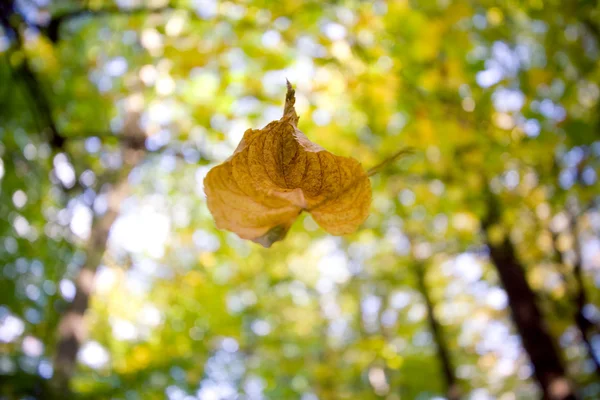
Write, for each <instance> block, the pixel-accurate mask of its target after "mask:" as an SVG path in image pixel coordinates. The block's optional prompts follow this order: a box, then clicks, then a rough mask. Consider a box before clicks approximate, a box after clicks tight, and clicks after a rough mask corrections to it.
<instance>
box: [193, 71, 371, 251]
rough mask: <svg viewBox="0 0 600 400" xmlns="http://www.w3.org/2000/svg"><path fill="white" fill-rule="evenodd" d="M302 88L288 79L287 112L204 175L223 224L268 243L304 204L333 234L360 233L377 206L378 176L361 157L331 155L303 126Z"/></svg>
mask: <svg viewBox="0 0 600 400" xmlns="http://www.w3.org/2000/svg"><path fill="white" fill-rule="evenodd" d="M294 103H295V91H294V90H293V89H292V87H291V85H290V84H289V82H288V90H287V95H286V101H285V109H284V114H283V117H282V118H281V119H280V120H279V121H273V122H271V123H269V124H268V125H267V126H266V127H264V128H263V129H249V130H247V131H246V132H245V133H244V137H243V138H242V141H241V142H240V144H239V145H238V147H237V149H236V150H235V152H234V153H233V155H232V156H231V157H230V158H229V159H227V161H225V162H224V163H223V164H221V165H218V166H216V167H214V168H213V169H211V170H210V171H209V173H208V174H207V176H206V178H205V180H204V190H205V192H206V198H207V203H208V209H209V210H210V212H211V213H212V215H213V217H214V219H215V223H216V225H217V227H218V228H219V229H226V230H229V231H232V232H234V233H236V234H237V235H238V236H240V237H241V238H243V239H249V240H252V241H254V242H257V243H260V244H261V245H263V246H264V247H270V246H271V244H273V243H274V242H276V241H278V240H282V239H283V238H284V237H285V235H286V233H287V231H288V230H289V229H290V227H291V225H292V223H293V222H294V221H295V220H296V218H297V217H298V215H299V214H300V213H301V212H302V211H307V212H310V213H311V214H312V216H313V218H314V220H315V221H316V222H317V223H318V224H319V225H320V226H321V227H322V228H323V229H324V230H326V231H327V232H329V233H331V234H333V235H344V234H348V233H352V232H354V231H355V230H356V229H358V227H359V226H360V225H361V224H362V223H363V222H364V220H365V219H366V218H367V216H368V214H369V208H370V205H371V183H370V181H369V178H368V176H367V173H366V172H365V170H364V169H363V168H362V166H361V165H360V163H359V162H358V161H356V160H355V159H353V158H350V157H341V156H336V155H334V154H331V153H330V152H328V151H326V150H325V149H323V148H322V147H321V146H319V145H317V144H315V143H312V142H311V141H309V140H308V138H307V137H306V136H305V135H304V133H302V132H301V131H300V130H298V128H297V124H298V116H297V115H296V110H295V109H294Z"/></svg>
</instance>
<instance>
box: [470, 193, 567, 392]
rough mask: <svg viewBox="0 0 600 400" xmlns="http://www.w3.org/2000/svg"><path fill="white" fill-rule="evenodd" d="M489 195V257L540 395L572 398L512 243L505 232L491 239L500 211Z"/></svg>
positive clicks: (561, 366) (487, 222)
mask: <svg viewBox="0 0 600 400" xmlns="http://www.w3.org/2000/svg"><path fill="white" fill-rule="evenodd" d="M489 196H490V197H489V199H490V200H489V201H488V215H487V216H486V218H484V220H483V221H482V222H483V228H484V232H485V234H486V236H485V239H486V244H487V246H488V248H489V252H490V259H491V260H492V262H493V264H494V265H495V267H496V270H497V271H498V275H499V276H500V281H501V283H502V286H503V287H504V290H505V291H506V295H507V297H508V304H509V306H510V309H511V314H512V318H513V321H514V323H515V325H516V327H517V331H518V332H519V334H520V336H521V340H522V341H523V347H524V348H525V351H526V352H527V354H528V355H529V358H530V360H531V363H532V364H533V368H534V372H535V377H536V379H537V381H538V383H539V385H540V387H541V389H542V392H543V394H544V397H543V398H544V399H545V400H567V399H568V400H572V399H573V400H574V399H576V398H577V397H576V396H575V392H574V390H573V387H572V385H571V383H570V381H569V379H568V378H567V376H566V374H565V368H564V365H563V362H562V360H561V358H560V355H559V352H558V349H557V348H556V346H555V344H554V340H553V338H552V336H551V334H550V332H549V330H548V327H547V325H546V323H545V321H544V318H543V316H542V313H541V311H540V309H539V307H538V305H537V303H536V296H535V293H534V292H533V290H532V289H531V287H530V286H529V283H528V282H527V278H526V276H525V269H524V268H523V265H522V264H521V262H520V260H519V259H518V258H517V254H516V252H515V248H514V246H513V244H512V242H511V241H510V239H509V237H508V236H506V235H505V237H504V239H503V240H502V241H501V242H500V243H496V242H495V241H493V240H491V239H490V236H489V229H488V228H489V227H491V226H492V225H494V224H497V223H498V222H499V221H500V210H499V205H498V201H497V199H496V198H495V196H494V195H493V194H491V193H489Z"/></svg>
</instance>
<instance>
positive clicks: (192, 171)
mask: <svg viewBox="0 0 600 400" xmlns="http://www.w3.org/2000/svg"><path fill="white" fill-rule="evenodd" d="M9 3H10V2H9ZM17 3H18V4H19V5H18V7H19V9H18V10H17V11H16V13H15V14H14V17H15V18H13V19H11V23H12V24H14V25H15V26H17V27H18V28H19V29H18V30H17V31H18V33H19V34H20V36H21V37H22V43H20V44H19V42H17V41H16V40H14V38H13V37H12V34H11V32H9V30H8V29H7V27H6V26H4V29H3V34H2V35H1V36H0V51H1V53H2V54H1V56H2V58H0V60H1V61H0V82H1V83H0V121H1V123H0V138H1V144H0V171H1V172H0V265H2V272H1V275H0V300H1V301H0V303H1V304H2V306H0V349H1V352H0V353H1V355H0V378H1V380H0V396H6V397H8V398H26V397H24V396H25V395H31V396H34V397H36V396H37V397H39V398H44V397H43V393H46V392H45V391H46V387H47V386H48V384H49V382H51V380H52V378H51V375H52V367H51V366H52V360H53V358H54V356H55V353H56V341H57V329H58V328H57V325H58V321H59V319H60V317H61V315H62V314H63V312H64V311H65V310H66V309H67V306H68V303H69V301H70V299H71V298H72V296H73V294H74V292H73V287H74V286H73V282H74V281H75V279H76V277H77V276H78V273H79V271H80V270H81V269H82V268H85V267H86V262H88V261H89V259H90V258H89V250H90V248H91V247H93V246H95V243H94V242H93V240H92V239H93V235H94V233H93V231H91V228H92V226H96V225H97V224H98V223H99V221H101V220H102V216H103V215H104V212H105V209H106V204H107V197H106V194H107V193H108V192H109V191H110V187H111V184H115V183H116V180H117V176H118V171H119V170H120V169H121V168H122V167H123V159H122V157H121V153H120V150H121V148H122V146H123V143H124V135H123V133H124V132H125V130H126V122H127V118H128V117H129V116H131V115H137V114H139V115H140V118H139V126H140V127H141V129H142V130H143V132H144V133H145V134H146V135H147V140H146V148H147V151H146V153H147V154H146V156H145V158H144V160H143V161H142V162H141V163H139V164H138V165H136V166H135V167H134V168H133V170H132V172H131V173H130V174H129V177H128V182H129V185H130V187H131V191H132V192H131V194H130V195H129V196H128V197H127V199H126V200H125V201H123V202H122V207H121V213H120V216H119V218H118V219H117V221H116V222H115V223H114V224H112V227H111V236H110V239H109V241H108V248H107V251H106V252H105V253H104V257H103V259H102V262H101V263H100V265H99V266H94V268H95V267H98V269H97V272H96V277H95V285H94V292H93V295H92V299H91V302H90V305H89V308H88V310H87V313H86V316H85V324H86V326H87V328H88V330H89V337H88V338H87V339H86V342H85V344H84V346H83V347H82V349H81V351H80V358H79V360H80V362H79V363H78V368H77V370H76V372H75V373H74V375H73V378H72V386H73V389H74V393H75V394H74V396H75V398H82V399H86V398H89V399H106V398H114V399H155V398H156V399H162V398H166V397H168V398H172V399H184V398H186V397H185V396H197V397H198V398H200V399H234V398H244V399H260V398H268V399H302V400H310V399H316V398H318V399H356V398H360V399H388V400H394V399H430V398H434V397H436V396H443V395H444V394H445V392H446V383H445V380H444V376H443V375H442V372H441V365H440V361H439V357H438V353H437V346H438V345H439V343H435V342H434V341H433V339H432V336H431V333H430V327H429V326H428V324H427V319H426V310H425V306H424V302H423V297H422V294H420V293H419V290H418V288H417V285H416V280H415V275H414V266H415V264H416V263H425V264H426V265H427V266H428V269H427V270H428V272H427V275H426V281H427V287H428V288H429V292H430V293H429V294H430V297H431V298H432V300H433V302H434V304H435V316H436V318H437V319H438V320H439V322H440V324H441V326H442V328H443V333H444V338H445V343H444V344H443V345H445V346H446V347H447V348H448V349H449V351H450V355H451V359H452V362H453V366H454V370H455V372H456V376H457V377H458V380H459V386H460V387H461V390H462V392H463V394H464V395H465V397H468V398H499V399H503V400H508V399H527V398H535V397H536V396H538V394H539V392H538V391H537V390H538V389H537V388H536V386H535V383H534V381H533V377H532V371H531V367H530V365H529V361H528V359H527V355H526V354H525V353H524V352H523V350H522V348H521V344H520V340H519V338H518V336H517V334H516V332H515V329H514V328H513V327H512V324H511V320H510V311H509V309H508V308H507V307H508V305H507V302H506V296H505V294H504V291H503V290H502V289H501V287H499V283H498V277H497V274H496V272H495V270H494V268H493V266H491V265H490V262H489V260H488V257H487V251H486V248H485V243H484V240H483V238H482V235H481V230H482V225H483V224H482V221H483V219H484V218H485V216H486V215H487V213H488V212H489V207H490V203H489V198H488V196H486V193H492V194H493V196H495V197H496V198H497V200H498V202H499V209H498V210H497V211H498V213H499V214H500V220H499V223H497V224H495V225H493V226H492V227H490V228H489V235H490V237H491V238H492V239H495V240H498V241H501V240H502V239H503V238H504V237H506V236H508V237H510V238H511V239H512V241H513V243H515V246H516V248H517V250H518V256H519V258H520V259H521V260H522V261H523V263H524V265H525V266H526V272H527V276H528V279H529V282H530V284H531V286H532V287H533V289H534V290H535V291H536V293H537V294H538V295H539V300H540V306H541V307H542V309H543V310H544V313H545V316H546V318H547V320H548V322H549V327H550V330H551V332H552V335H553V337H554V338H555V339H556V341H557V343H559V344H560V348H561V354H562V355H563V358H564V359H565V362H566V364H567V366H568V374H569V376H570V378H571V379H573V380H574V381H575V382H576V383H577V385H578V387H579V389H580V393H581V395H582V397H583V398H590V399H592V398H597V397H598V395H599V393H600V381H599V380H598V379H599V377H598V375H597V374H595V373H594V368H593V364H591V361H590V359H589V355H588V354H587V353H586V349H585V347H584V345H583V344H582V341H581V338H580V337H579V336H578V332H577V330H576V329H575V325H574V315H575V313H576V311H577V310H576V308H577V307H576V304H575V302H574V298H575V296H576V292H577V288H578V286H577V283H576V280H575V278H574V276H575V275H574V274H575V273H576V270H575V268H574V267H575V266H576V264H577V263H578V262H579V263H580V264H583V272H582V273H583V279H584V282H585V290H586V292H587V294H588V299H587V304H586V308H585V310H586V313H587V315H588V316H589V317H590V318H591V319H592V320H593V321H595V322H596V324H597V323H598V321H599V320H600V312H599V309H598V307H600V295H599V293H600V292H599V291H598V290H597V283H598V277H599V271H600V264H599V261H598V260H599V259H600V252H599V250H598V249H599V248H600V246H599V245H600V242H599V241H598V236H599V231H600V221H599V218H598V215H599V211H598V203H597V196H598V193H600V184H599V183H598V171H599V170H600V161H599V159H600V141H599V137H598V132H599V131H600V120H599V118H600V113H599V112H598V111H599V110H600V108H599V107H600V102H599V97H600V95H599V93H600V89H599V87H598V81H599V79H600V67H599V66H600V63H599V60H600V53H599V52H600V45H599V43H600V34H599V31H600V26H599V24H598V23H597V21H598V20H600V19H599V13H600V10H599V9H598V6H597V5H596V4H595V2H592V1H577V2H575V1H574V2H562V1H544V2H542V1H533V0H531V1H525V2H513V1H500V2H498V1H485V0H481V1H467V0H461V1H453V2H450V1H444V0H439V1H419V2H416V1H393V2H384V1H375V2H359V1H337V2H327V3H324V2H317V1H293V2H292V1H279V2H270V1H240V2H231V1H224V2H212V1H205V2H204V1H198V2H196V1H187V0H181V1H174V2H171V3H169V4H167V2H166V1H140V2H131V3H132V4H135V8H133V9H126V8H124V6H123V8H119V7H117V5H116V3H112V2H110V1H105V0H94V1H88V2H77V1H53V2H49V4H48V5H47V6H39V7H38V6H36V5H33V4H41V3H43V2H41V3H40V2H28V1H23V2H16V3H15V4H17ZM29 3H31V5H28V6H24V5H22V4H29ZM121 3H122V2H118V4H121ZM126 3H129V2H126ZM566 3H568V4H566ZM20 7H23V9H21V8H20ZM26 7H32V8H31V10H33V11H28V12H34V13H35V15H36V16H37V17H35V18H34V17H31V16H29V17H25V18H23V17H20V16H23V15H26V12H25V11H24V10H25V9H30V8H26ZM44 7H45V8H44ZM80 7H86V8H89V10H90V11H89V12H86V13H76V14H73V15H72V17H69V18H66V17H63V18H62V19H61V22H62V23H61V24H60V27H59V30H58V38H56V40H52V39H53V38H52V35H51V30H50V27H52V26H53V25H52V23H50V25H44V24H42V23H40V26H38V27H37V28H36V27H35V26H34V25H35V24H36V22H34V21H37V20H38V19H39V20H40V21H42V20H43V18H42V17H43V16H44V15H50V16H51V18H54V20H55V21H56V20H57V18H60V16H61V15H63V16H64V15H67V14H69V13H72V12H76V11H77V10H80ZM0 11H4V9H0ZM44 13H46V14H44ZM2 21H4V20H2ZM25 67H27V68H29V69H30V70H31V71H32V73H33V76H34V78H35V79H34V81H32V80H31V78H28V77H27V75H26V72H24V71H26V68H25ZM285 78H288V79H289V80H290V81H291V82H292V83H293V84H294V85H295V86H296V87H297V103H296V109H297V111H298V114H299V115H300V116H301V118H300V122H299V128H300V129H301V130H302V131H303V132H305V133H306V135H307V136H308V137H309V138H310V139H311V140H314V141H315V142H318V143H319V144H320V145H322V146H323V147H325V148H327V149H328V150H330V151H332V152H333V153H335V154H339V155H347V156H352V157H354V158H356V159H358V160H360V161H361V162H362V164H363V166H364V167H365V168H370V167H371V166H374V165H376V164H377V163H379V162H380V161H381V160H383V159H385V158H386V157H387V156H389V155H391V154H393V153H395V152H396V151H398V150H399V149H401V148H403V147H412V148H414V149H415V152H414V154H412V155H410V156H407V157H405V158H403V159H401V160H400V161H398V162H396V163H394V164H393V165H389V166H387V167H386V168H385V169H383V170H382V171H381V173H380V174H378V175H376V176H374V177H373V178H372V186H373V205H372V212H371V215H370V216H369V218H368V219H367V221H366V223H365V224H364V227H363V228H362V229H360V230H359V231H358V232H356V233H355V234H352V235H349V236H345V237H343V238H339V237H332V236H329V235H327V234H326V233H325V232H323V231H322V230H321V229H319V228H318V226H317V225H316V223H315V222H314V221H313V220H312V218H311V217H310V216H308V215H306V214H303V215H301V216H300V218H298V220H297V221H296V222H295V224H294V225H293V226H292V229H291V230H290V232H289V234H288V237H287V238H286V240H285V241H283V242H278V243H277V244H275V245H274V246H273V248H271V249H263V248H262V247H260V246H258V245H255V244H253V243H250V242H246V241H243V240H241V239H239V238H238V237H236V236H235V235H234V234H231V233H228V232H224V231H219V230H217V229H216V228H215V226H214V222H213V220H212V217H211V215H210V213H209V212H208V209H207V207H206V203H205V197H204V194H203V188H202V181H203V178H204V176H205V175H206V173H207V172H208V170H209V169H210V167H212V166H213V165H216V164H218V163H220V162H222V161H224V159H225V158H226V157H228V156H229V155H230V154H231V152H232V150H233V149H234V148H235V146H236V145H237V143H238V141H239V140H240V138H241V136H242V134H243V132H244V131H245V130H246V129H248V128H261V127H262V126H264V124H265V123H267V122H269V121H271V120H273V119H278V118H279V117H280V116H281V101H282V99H283V96H284V94H285ZM31 85H33V86H31ZM32 87H33V89H34V90H32ZM35 90H37V91H38V92H37V95H38V97H37V98H38V99H39V94H40V93H43V94H45V97H46V98H47V99H48V101H49V105H50V116H49V117H50V118H51V119H52V120H54V122H55V125H56V127H57V131H58V133H60V134H61V135H63V136H64V137H65V138H66V139H67V140H66V143H65V146H64V148H63V149H59V148H56V147H53V146H52V141H51V140H50V138H51V132H50V130H49V129H48V126H47V125H48V116H47V115H44V114H43V113H42V112H41V111H40V109H39V107H36V105H35V103H36V102H35V99H36V92H35ZM90 238H92V239H90ZM582 259H583V261H582V262H581V260H582ZM87 267H89V266H87ZM598 334H600V332H596V339H597V338H598V337H599V336H598ZM596 342H597V340H596ZM596 351H597V353H600V349H598V348H597V349H596ZM236 396H238V397H236ZM192 398H195V397H192Z"/></svg>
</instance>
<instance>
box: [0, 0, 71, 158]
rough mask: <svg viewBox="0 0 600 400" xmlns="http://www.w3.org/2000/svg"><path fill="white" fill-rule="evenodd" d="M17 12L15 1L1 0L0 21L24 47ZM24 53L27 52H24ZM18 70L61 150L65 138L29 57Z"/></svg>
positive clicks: (57, 146)
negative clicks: (5, 0) (2, 0)
mask: <svg viewBox="0 0 600 400" xmlns="http://www.w3.org/2000/svg"><path fill="white" fill-rule="evenodd" d="M16 17H18V14H16V13H15V8H14V1H13V0H9V1H8V2H0V22H1V23H2V26H3V27H4V29H5V30H6V31H7V32H8V34H9V36H10V37H11V38H13V39H14V40H15V42H16V44H17V47H18V48H19V49H23V48H24V44H23V39H22V37H21V32H20V25H21V22H20V21H21V18H16ZM23 54H25V53H24V52H23ZM16 72H17V73H18V74H19V75H20V77H21V78H22V81H23V83H24V84H25V87H26V89H27V92H28V94H29V97H30V100H31V101H32V103H33V104H34V105H35V108H36V110H37V113H38V114H39V115H41V116H42V117H43V119H44V125H45V127H44V128H45V129H46V130H47V131H48V132H49V134H50V140H49V143H50V145H51V146H52V147H53V148H54V149H57V150H61V149H62V148H63V147H64V144H65V139H64V137H63V136H62V135H61V134H60V133H59V130H58V128H57V127H56V123H55V121H54V117H53V115H52V108H51V107H50V102H49V100H48V97H47V96H46V93H45V91H44V89H43V88H42V85H41V83H40V82H39V81H38V79H37V77H36V76H35V73H34V72H33V70H32V68H31V66H30V65H29V59H28V58H27V56H26V55H24V60H23V62H21V64H20V65H19V66H18V67H17V69H16Z"/></svg>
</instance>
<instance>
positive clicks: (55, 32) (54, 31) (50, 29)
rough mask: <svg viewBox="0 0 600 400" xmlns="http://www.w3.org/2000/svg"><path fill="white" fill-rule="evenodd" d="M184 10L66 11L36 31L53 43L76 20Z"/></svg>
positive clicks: (83, 9) (108, 9)
mask: <svg viewBox="0 0 600 400" xmlns="http://www.w3.org/2000/svg"><path fill="white" fill-rule="evenodd" d="M176 10H185V9H182V8H176V7H173V6H171V5H169V4H167V5H165V6H162V7H155V8H150V7H136V8H120V7H117V6H110V7H104V8H99V9H90V8H82V9H78V10H72V11H67V12H64V13H62V14H58V15H54V16H52V18H51V19H50V23H49V24H48V26H46V27H41V26H38V29H40V31H41V32H42V33H44V34H45V35H46V36H47V37H48V38H49V39H50V40H51V41H52V42H53V43H57V42H58V41H59V40H60V28H61V26H62V25H64V24H65V23H68V22H69V21H72V20H74V19H78V18H85V17H94V18H97V17H107V16H123V17H130V16H134V15H143V14H153V13H162V12H165V11H176ZM186 11H189V10H186Z"/></svg>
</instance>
